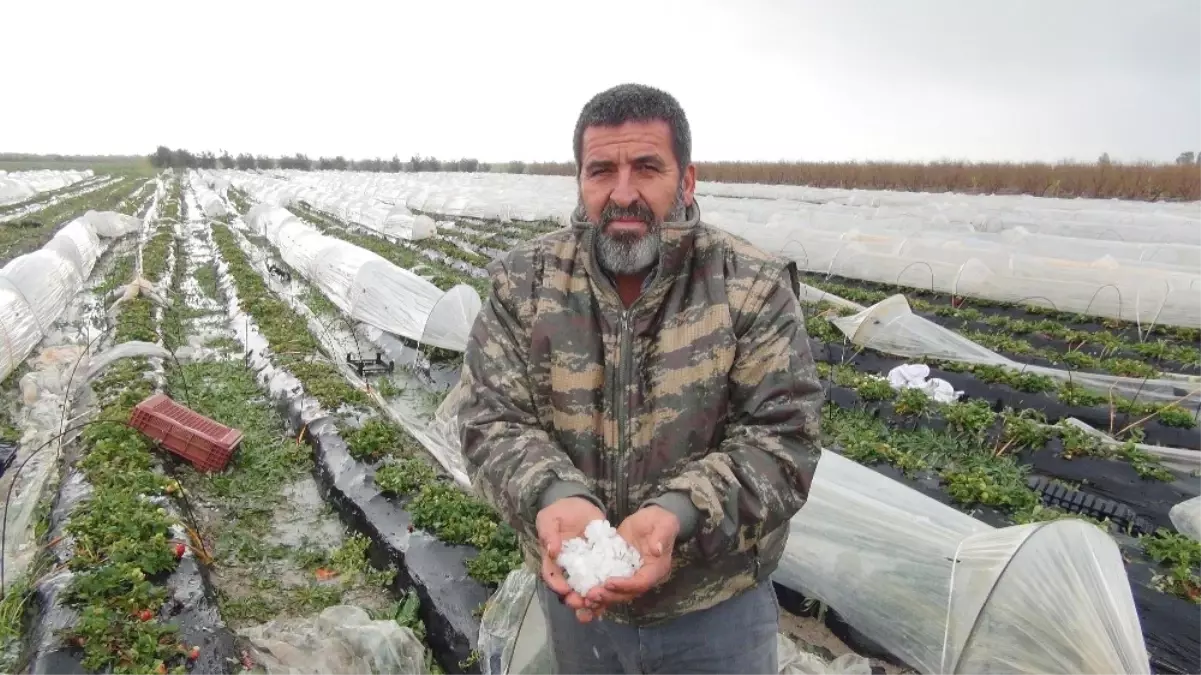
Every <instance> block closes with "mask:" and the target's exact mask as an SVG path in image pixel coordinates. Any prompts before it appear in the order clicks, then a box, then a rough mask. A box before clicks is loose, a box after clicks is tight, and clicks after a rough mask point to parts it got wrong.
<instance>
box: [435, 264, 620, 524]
mask: <svg viewBox="0 0 1201 675" xmlns="http://www.w3.org/2000/svg"><path fill="white" fill-rule="evenodd" d="M512 260H513V258H512V257H510V258H509V261H512ZM511 264H514V263H511V262H508V263H507V262H504V261H496V262H494V263H493V264H492V265H491V266H490V271H491V273H492V292H491V293H490V294H489V297H488V299H487V300H486V301H485V302H484V305H483V308H482V309H481V311H480V313H479V315H478V316H477V317H476V320H475V324H474V325H473V327H472V331H471V335H470V337H469V339H468V343H467V349H466V353H465V354H464V359H463V375H462V382H461V386H463V387H464V388H465V391H464V396H463V398H462V401H461V403H460V404H459V409H458V414H459V423H460V440H461V441H462V445H463V456H464V458H465V459H466V461H467V470H468V474H469V475H470V476H471V481H472V485H473V487H474V488H475V490H476V491H477V492H478V493H480V494H481V496H483V497H484V499H486V500H487V501H488V502H490V503H491V504H492V506H493V507H495V508H496V509H497V510H498V511H499V512H500V514H501V516H502V518H503V519H504V520H505V522H507V523H508V524H509V525H511V526H513V527H514V528H515V529H517V530H518V531H523V532H526V533H528V534H530V535H531V536H533V535H534V520H535V517H536V516H537V513H538V511H539V510H540V509H541V508H543V507H545V506H547V505H549V504H551V503H553V502H554V501H556V500H558V499H562V498H565V497H577V496H578V497H584V498H585V499H588V500H589V501H591V502H593V503H594V504H596V505H597V507H598V508H600V509H601V510H602V511H604V504H603V503H602V502H601V501H600V500H599V499H597V498H596V497H595V496H594V495H593V494H592V488H593V486H592V483H591V481H590V480H589V479H588V478H587V476H586V475H585V474H584V473H583V472H581V471H580V470H579V469H578V468H576V466H575V465H574V464H573V463H572V461H571V459H570V458H569V457H568V456H567V453H566V452H564V451H563V449H562V448H561V447H559V445H558V444H557V443H556V442H555V440H554V439H553V438H552V437H551V435H550V434H548V433H547V431H546V430H545V429H544V428H543V427H542V425H541V423H540V422H539V419H538V416H537V412H536V410H535V407H534V400H533V394H532V391H531V386H530V383H529V380H528V377H527V368H528V365H529V363H528V359H529V352H530V336H529V325H528V322H529V321H530V320H531V318H532V315H533V306H534V299H533V297H532V295H533V291H532V288H530V289H529V290H525V289H524V288H523V289H522V290H518V289H519V288H522V287H526V286H527V285H530V286H532V284H529V281H530V280H529V274H530V273H529V271H528V269H529V267H530V265H529V263H528V262H526V263H524V264H523V263H516V264H515V266H518V267H521V268H525V269H523V270H522V271H521V272H517V273H513V272H511V271H510V265H511Z"/></svg>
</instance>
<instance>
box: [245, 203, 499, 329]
mask: <svg viewBox="0 0 1201 675" xmlns="http://www.w3.org/2000/svg"><path fill="white" fill-rule="evenodd" d="M246 222H247V224H248V225H249V226H250V227H251V229H252V230H254V231H255V232H257V233H258V234H261V235H263V236H266V237H267V239H268V240H269V241H270V242H271V243H272V244H273V245H275V246H276V247H277V248H278V249H279V252H280V255H281V256H282V257H283V259H284V262H286V263H288V265H290V266H291V267H292V268H293V269H295V270H297V271H298V272H300V273H301V274H302V275H303V276H304V277H305V278H306V279H308V280H309V281H311V282H313V283H314V284H315V285H316V286H317V287H318V288H319V289H320V290H321V291H322V292H323V294H324V295H325V296H326V297H327V298H329V300H330V301H331V302H333V303H334V304H335V305H337V306H338V308H339V309H341V310H342V311H343V312H346V314H348V315H349V316H351V317H352V318H354V319H356V320H358V321H362V322H363V323H366V324H369V325H372V326H375V327H377V328H379V329H381V330H386V331H388V332H390V333H394V334H396V335H400V336H403V337H407V338H409V339H410V340H414V341H417V342H422V343H424V344H428V345H431V346H434V347H441V348H443V349H450V350H453V351H463V350H464V349H466V347H467V335H468V333H469V332H470V330H471V326H472V323H473V322H474V319H475V313H478V311H479V308H480V306H481V305H482V303H481V302H480V299H479V295H478V294H476V292H475V290H474V289H472V288H470V287H464V286H459V287H456V288H453V289H451V291H450V292H447V293H443V292H442V291H441V290H439V289H438V287H437V286H434V285H433V284H432V283H430V282H429V281H426V280H425V279H424V278H422V277H420V276H418V275H417V274H415V273H413V272H411V271H409V270H406V269H404V268H402V267H397V266H396V265H393V264H392V263H390V262H388V261H387V260H385V259H384V258H382V257H380V256H379V255H376V254H375V253H372V252H371V251H367V250H365V249H362V248H359V247H358V246H355V245H354V244H351V243H349V242H346V241H342V240H341V239H335V238H334V237H327V236H325V235H323V234H321V233H320V232H318V231H317V230H316V229H314V228H312V227H310V226H309V225H307V224H305V223H303V222H301V221H300V220H299V219H297V218H296V217H295V216H293V215H292V214H291V213H288V212H287V211H286V210H284V209H281V208H279V207H273V206H270V205H265V204H260V205H258V206H255V207H254V208H252V209H251V210H250V212H249V213H247V215H246ZM468 317H470V318H468Z"/></svg>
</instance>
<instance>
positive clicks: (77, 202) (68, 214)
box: [0, 178, 140, 265]
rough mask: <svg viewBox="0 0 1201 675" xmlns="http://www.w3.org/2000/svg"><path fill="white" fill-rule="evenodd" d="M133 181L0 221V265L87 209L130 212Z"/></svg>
mask: <svg viewBox="0 0 1201 675" xmlns="http://www.w3.org/2000/svg"><path fill="white" fill-rule="evenodd" d="M135 184H136V181H135V179H133V178H123V179H121V180H119V181H117V182H115V183H113V184H111V185H109V186H107V187H104V188H101V189H99V190H97V191H96V192H90V193H87V194H83V195H78V196H75V197H71V198H68V199H64V200H62V201H61V202H58V203H56V204H53V205H51V206H48V207H46V208H45V209H42V210H41V211H38V212H37V213H35V214H32V215H30V217H28V218H25V219H23V220H20V221H15V222H9V223H3V224H0V265H2V264H4V263H6V262H8V261H9V260H11V259H12V258H15V257H17V256H19V255H23V254H25V253H29V252H30V251H33V250H35V249H37V248H38V247H40V246H42V245H43V244H45V243H46V242H47V241H49V240H50V238H51V237H53V236H54V233H55V232H56V231H57V230H58V228H59V226H60V225H63V224H65V223H67V222H70V221H71V220H74V219H75V218H77V217H79V216H82V215H83V214H84V213H85V212H87V211H90V210H95V211H109V210H116V211H121V212H124V213H132V210H131V209H129V205H130V202H131V200H135V199H137V198H138V195H137V193H133V194H131V190H132V189H133V187H134V185H135ZM138 201H139V203H140V199H138Z"/></svg>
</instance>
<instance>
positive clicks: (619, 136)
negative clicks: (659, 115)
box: [582, 120, 671, 157]
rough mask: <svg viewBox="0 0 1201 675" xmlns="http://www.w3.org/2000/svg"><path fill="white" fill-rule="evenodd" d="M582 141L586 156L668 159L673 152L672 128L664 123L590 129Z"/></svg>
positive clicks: (648, 122) (660, 121) (654, 121)
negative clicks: (651, 155)
mask: <svg viewBox="0 0 1201 675" xmlns="http://www.w3.org/2000/svg"><path fill="white" fill-rule="evenodd" d="M582 141H583V142H582V145H583V148H582V150H583V154H584V156H585V157H590V156H592V155H597V156H605V157H614V156H616V155H629V156H631V157H632V156H640V155H647V154H653V155H659V156H660V157H666V156H670V153H671V127H669V126H668V125H667V122H664V121H662V120H651V121H647V122H626V123H624V124H621V125H619V126H599V125H598V126H590V127H588V128H586V129H584V136H583V139H582Z"/></svg>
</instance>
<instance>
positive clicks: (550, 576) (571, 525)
mask: <svg viewBox="0 0 1201 675" xmlns="http://www.w3.org/2000/svg"><path fill="white" fill-rule="evenodd" d="M604 519H605V514H604V513H602V512H601V510H600V509H598V508H596V505H595V504H593V503H592V502H590V501H588V500H587V499H583V498H581V497H566V498H564V499H560V500H558V501H556V502H554V503H553V504H551V505H550V506H548V507H546V508H544V509H542V510H541V511H539V512H538V517H537V519H536V521H535V526H536V528H537V530H538V542H539V543H540V544H541V545H542V581H543V582H545V583H546V585H547V587H548V588H550V590H552V591H554V592H555V594H556V595H558V596H559V597H560V598H563V601H564V603H565V604H566V605H567V606H568V607H570V608H572V609H574V610H576V616H577V617H578V618H579V619H580V621H582V622H584V623H587V622H588V621H591V620H592V612H590V611H589V610H588V608H587V607H585V605H584V598H582V597H581V596H580V594H579V593H576V592H575V591H573V590H572V589H571V586H569V585H567V578H566V577H565V576H564V574H563V568H562V567H560V566H559V563H557V562H555V560H556V559H557V558H558V557H559V551H561V550H562V548H563V542H564V541H567V540H568V539H574V538H576V537H583V536H584V529H585V528H586V527H588V523H591V522H592V521H594V520H604Z"/></svg>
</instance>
